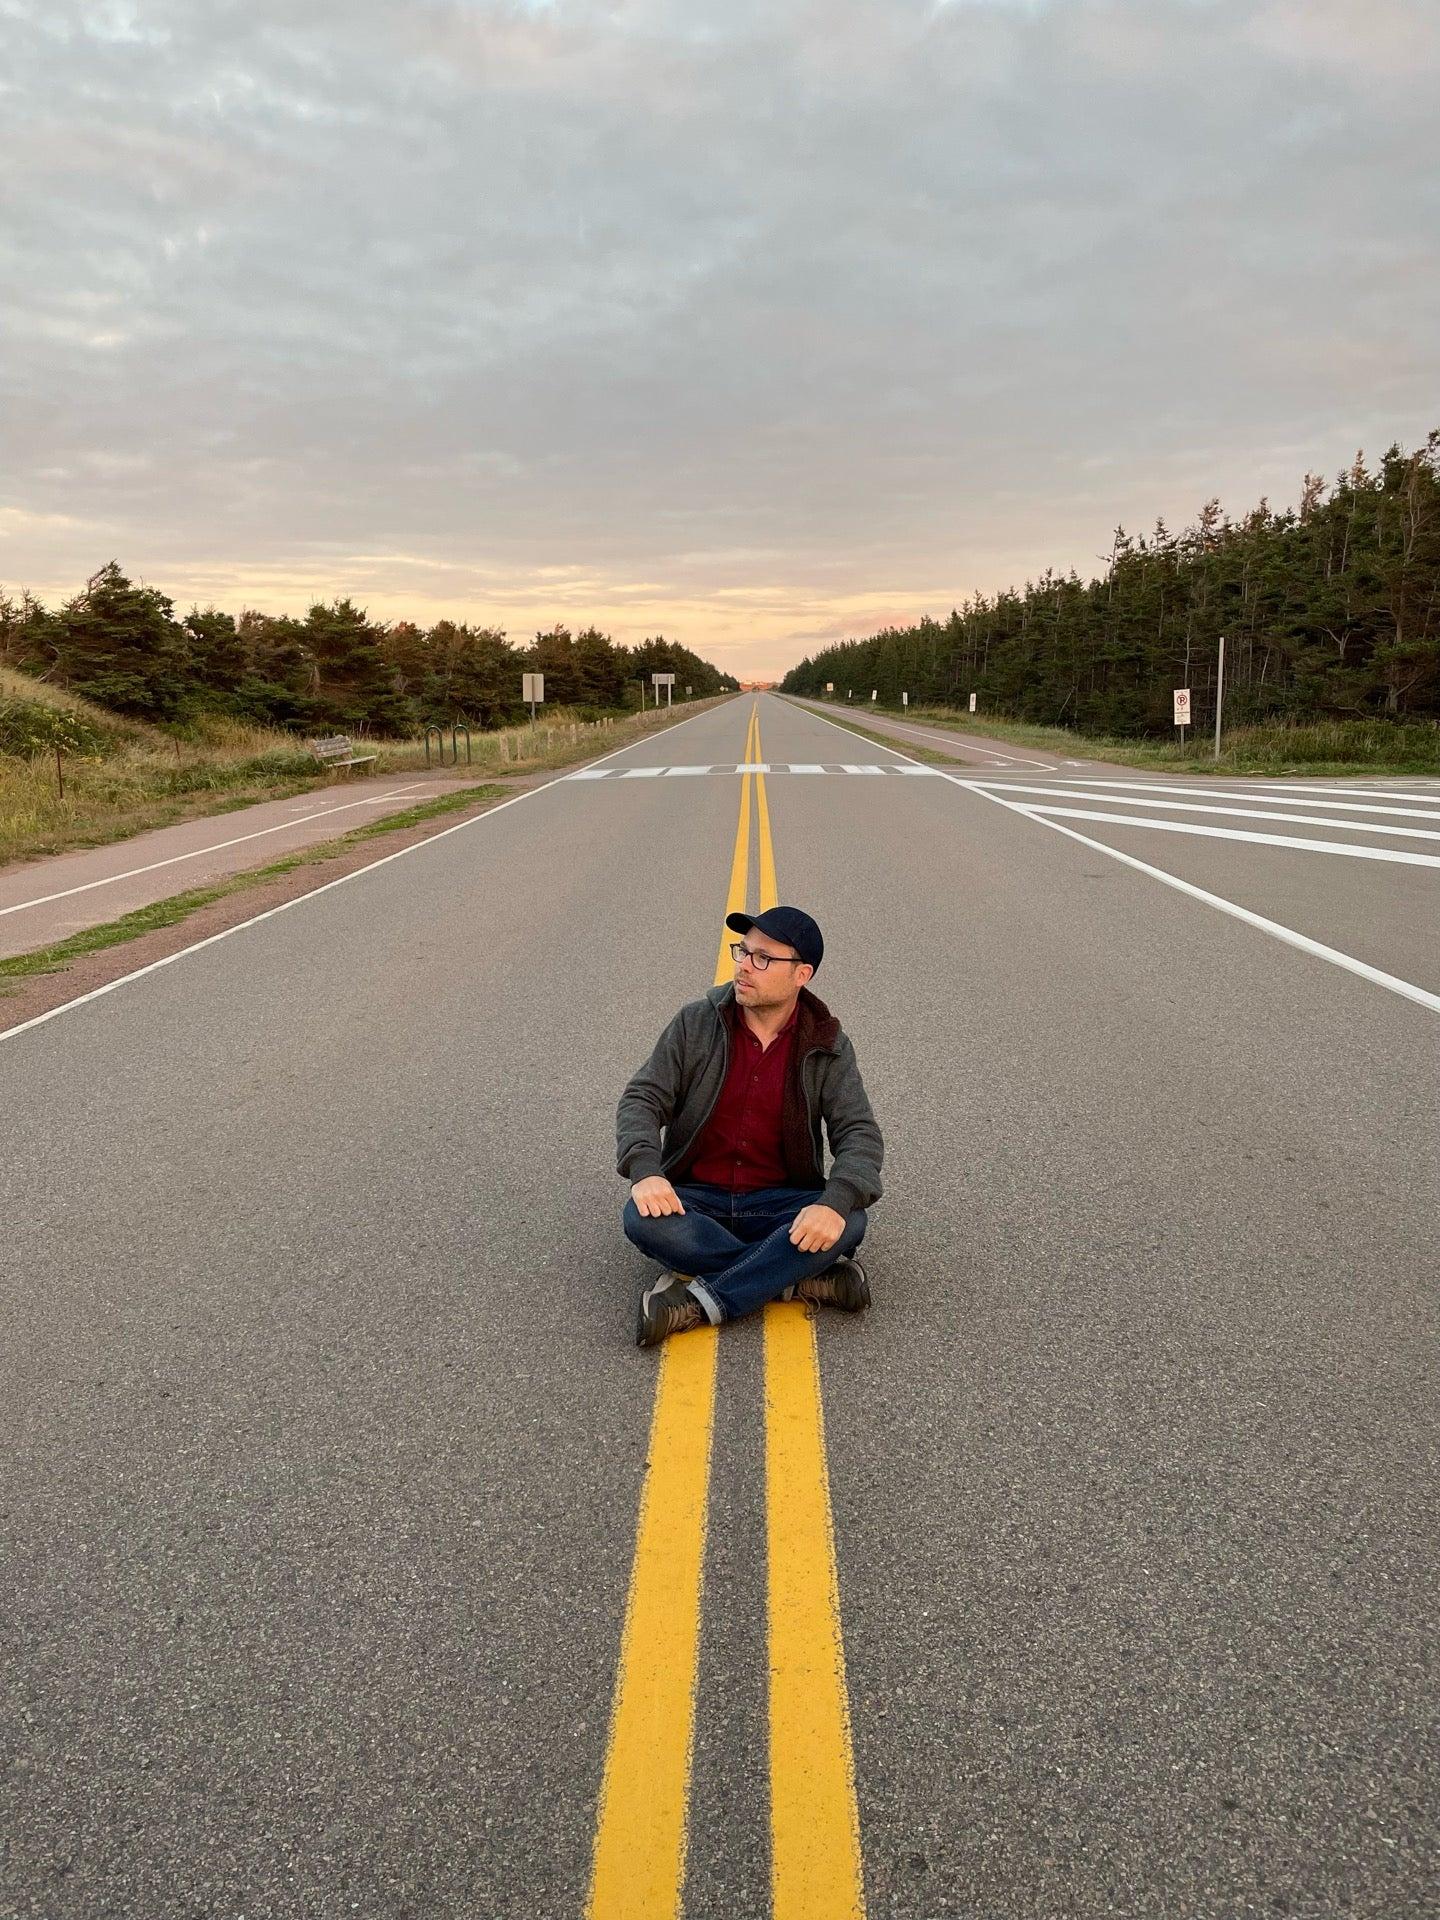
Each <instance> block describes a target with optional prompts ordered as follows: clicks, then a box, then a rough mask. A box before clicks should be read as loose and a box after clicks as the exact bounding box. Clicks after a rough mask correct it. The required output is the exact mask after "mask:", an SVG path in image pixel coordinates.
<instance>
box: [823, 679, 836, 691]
mask: <svg viewBox="0 0 1440 1920" xmlns="http://www.w3.org/2000/svg"><path fill="white" fill-rule="evenodd" d="M825 691H826V692H827V693H833V692H834V691H835V682H834V681H833V680H827V681H826V682H825Z"/></svg>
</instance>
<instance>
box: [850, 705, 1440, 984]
mask: <svg viewBox="0 0 1440 1920" xmlns="http://www.w3.org/2000/svg"><path fill="white" fill-rule="evenodd" d="M815 718H816V719H817V720H821V721H823V722H824V724H825V725H826V726H827V727H835V730H836V732H837V733H847V732H849V729H848V728H847V727H840V726H836V723H835V721H833V720H826V719H825V716H824V715H823V714H820V713H817V714H816V715H815ZM894 751H895V752H897V753H899V749H898V748H896V749H894ZM910 757H911V756H910V755H909V754H900V758H901V759H902V760H908V759H910ZM914 764H915V765H916V766H921V765H923V764H924V763H923V762H922V761H919V760H917V761H915V763H914ZM935 771H936V772H937V773H938V774H939V775H940V777H941V779H942V780H948V781H950V782H951V784H952V785H953V786H957V787H964V788H966V789H967V790H968V791H969V792H971V793H978V794H979V795H980V796H981V798H982V799H985V800H993V801H994V802H995V804H996V806H997V807H1004V808H1005V809H1006V810H1007V811H1008V812H1010V813H1018V814H1020V815H1022V817H1024V818H1025V819H1028V820H1033V821H1034V822H1035V824H1036V825H1037V826H1041V827H1049V828H1051V829H1052V830H1053V831H1054V832H1056V833H1063V834H1064V835H1065V836H1066V838H1067V839H1070V840H1078V841H1079V842H1080V844H1081V846H1082V847H1093V848H1094V849H1095V851H1096V852H1097V853H1105V854H1108V855H1109V856H1110V858H1111V859H1112V860H1118V861H1119V862H1120V864H1121V865H1122V866H1126V867H1133V868H1134V869H1135V871H1136V872H1137V873H1148V874H1149V875H1150V878H1151V879H1152V880H1158V881H1160V882H1161V884H1162V885H1164V886H1167V887H1173V888H1174V889H1175V891H1176V892H1177V893H1188V894H1189V895H1190V897H1191V899H1192V900H1203V901H1204V903H1205V905H1206V906H1207V907H1215V908H1216V909H1217V910H1218V911H1219V912H1221V913H1228V914H1229V915H1230V916H1231V918H1232V919H1235V920H1243V921H1244V922H1245V924H1246V926H1250V927H1255V928H1257V929H1258V930H1259V931H1260V932H1261V933H1268V934H1269V935H1270V937H1271V939H1272V940H1282V941H1284V943H1285V944H1286V946H1290V947H1296V948H1298V949H1299V951H1300V952H1301V953H1308V954H1311V955H1313V956H1314V958H1315V959H1317V960H1328V961H1329V962H1330V964H1331V965H1332V966H1336V967H1343V968H1344V969H1345V971H1346V972H1347V973H1354V974H1358V975H1359V977H1360V978H1361V979H1362V980H1369V981H1370V982H1371V984H1372V985H1374V986H1377V987H1385V988H1387V989H1388V990H1389V991H1390V992H1391V993H1398V994H1399V995H1400V997H1401V999H1403V1000H1413V1001H1414V1002H1415V1004H1416V1005H1417V1006H1421V1007H1428V1008H1429V1009H1430V1011H1431V1012H1432V1013H1440V994H1435V993H1429V992H1427V991H1426V989H1425V988H1424V987H1417V986H1414V985H1413V984H1412V983H1411V982H1410V981H1409V980H1401V979H1400V978H1399V977H1398V976H1397V975H1396V974H1393V973H1382V972H1381V970H1380V968H1379V967H1372V966H1371V965H1370V964H1369V962H1368V961H1365V960H1356V959H1355V958H1354V957H1353V955H1351V954H1348V953H1341V952H1340V950H1339V948H1338V947H1327V946H1325V945H1323V944H1322V943H1321V942H1320V941H1319V940H1312V939H1311V938H1310V936H1309V935H1308V934H1306V933H1296V932H1295V930H1294V929H1293V928H1292V927H1282V926H1281V925H1280V922H1279V921H1278V920H1267V919H1265V918H1264V916H1263V915H1262V914H1258V913H1252V912H1251V911H1250V909H1249V907H1242V906H1239V905H1237V903H1236V902H1235V901H1233V900H1225V899H1222V898H1221V896H1220V895H1219V894H1218V893H1207V892H1206V890H1205V888H1204V887H1197V886H1194V885H1192V883H1191V882H1190V881H1189V880H1182V879H1180V877H1179V875H1178V874H1174V873H1166V871H1165V869H1164V868H1163V867H1152V866H1151V865H1150V864H1149V862H1148V861H1145V860H1137V859H1136V858H1135V856H1134V854H1133V853H1121V851H1120V849H1119V848H1118V847H1107V846H1106V844H1105V842H1104V841H1103V840H1093V839H1091V837H1090V835H1089V834H1088V833H1076V831H1075V829H1074V828H1073V827H1062V826H1061V824H1060V822H1059V821H1058V820H1046V819H1043V818H1041V817H1040V815H1038V814H1033V813H1031V812H1030V811H1029V810H1028V808H1025V807H1021V806H1017V805H1016V804H1015V802H1014V801H1011V800H1002V799H1001V798H1000V796H999V794H997V793H992V792H991V791H990V790H989V788H988V787H986V786H985V785H984V783H983V781H979V780H967V779H965V777H964V776H963V775H962V774H958V773H949V772H947V771H946V770H945V768H943V767H937V768H936V769H935Z"/></svg>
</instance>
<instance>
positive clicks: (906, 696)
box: [900, 693, 910, 707]
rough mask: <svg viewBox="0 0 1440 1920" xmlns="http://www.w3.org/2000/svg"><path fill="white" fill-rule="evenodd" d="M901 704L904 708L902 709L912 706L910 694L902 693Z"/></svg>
mask: <svg viewBox="0 0 1440 1920" xmlns="http://www.w3.org/2000/svg"><path fill="white" fill-rule="evenodd" d="M900 704H901V706H902V707H908V706H909V704H910V696H909V694H908V693H902V694H901V696H900Z"/></svg>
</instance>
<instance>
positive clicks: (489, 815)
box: [0, 696, 739, 1045]
mask: <svg viewBox="0 0 1440 1920" xmlns="http://www.w3.org/2000/svg"><path fill="white" fill-rule="evenodd" d="M737 697H739V696H737ZM713 711H714V709H713V708H707V709H706V712H713ZM704 717H705V716H704V714H700V713H692V714H691V715H690V718H689V720H677V721H675V722H674V724H673V726H671V727H668V728H667V729H666V731H667V732H671V733H673V732H675V731H676V730H677V729H678V728H680V727H688V726H689V725H690V723H691V721H693V720H702V719H703V718H704ZM647 738H648V736H647ZM644 744H645V741H643V740H632V741H631V742H630V743H629V744H628V745H627V746H623V747H615V748H613V749H612V750H611V751H610V752H609V753H604V754H601V756H600V760H592V761H590V762H589V764H590V765H591V766H598V765H599V764H600V761H601V760H613V759H615V758H616V757H617V756H618V755H619V754H622V753H633V752H634V751H635V749H636V748H637V747H640V746H643V745H644ZM567 777H568V776H567V775H565V774H563V773H562V774H559V775H557V777H556V778H555V779H554V780H547V781H546V782H545V784H544V786H543V787H530V788H527V790H526V791H525V792H524V793H517V794H515V795H513V796H512V797H511V798H510V799H509V800H502V801H501V802H500V804H499V806H498V807H487V808H486V809H485V811H484V813H477V814H472V816H471V817H470V819H468V820H457V821H456V823H455V825H454V826H453V827H443V828H442V829H441V830H440V832H439V833H432V834H431V835H430V836H429V837H428V838H427V839H424V840H416V841H414V842H413V843H412V844H411V845H410V846H408V847H398V848H397V849H396V850H395V852H394V853H387V854H384V855H382V857H381V858H380V859H379V860H372V861H371V862H370V863H369V865H368V866H363V867H356V868H355V870H354V872H353V873H342V874H341V875H340V877H339V878H338V879H336V880H327V881H326V882H325V885H324V886H323V887H315V888H312V890H311V891H310V892H309V893H300V894H297V895H296V896H295V898H294V899H293V900H282V901H281V902H280V904H279V906H278V907H267V908H266V909H265V911H264V912H263V913H257V914H253V915H252V916H251V917H250V919H248V920H240V921H237V923H236V924H235V925H234V926H233V927H222V928H221V930H220V932H219V933H211V934H207V935H206V937H205V938H204V939H203V940H197V941H195V942H194V944H193V945H191V946H188V947H181V948H180V950H179V951H178V953H167V954H166V955H165V957H164V958H163V959H161V960H151V961H150V962H149V963H148V964H147V965H145V966H143V967H136V969H135V971H134V972H133V973H122V974H121V975H120V978H119V979H118V980H111V981H108V982H107V983H106V984H105V985H104V986H103V987H92V988H91V990H90V991H89V993H82V994H77V996H76V997H75V999H73V1000H66V1001H65V1002H64V1003H63V1004H62V1005H60V1006H58V1007H52V1008H51V1009H50V1011H49V1012H48V1013H37V1014H36V1015H35V1016H34V1018H33V1019H30V1020H22V1021H21V1022H20V1023H19V1025H18V1026H14V1027H6V1028H5V1029H4V1031H3V1032H0V1045H3V1044H4V1043H5V1041H7V1040H14V1039H15V1038H16V1037H17V1035H19V1034H22V1033H29V1032H30V1030H31V1028H32V1027H43V1026H44V1025H45V1023H46V1021H48V1020H54V1019H56V1018H57V1017H58V1016H59V1015H60V1014H62V1013H69V1011H70V1009H71V1008H72V1007H83V1006H84V1005H85V1004H86V1002H87V1001H89V1000H99V999H102V998H103V997H104V995H105V994H107V993H113V992H114V991H115V989H116V988H117V987H125V986H128V985H129V984H130V982H131V981H132V980H143V979H144V977H145V975H146V974H147V973H155V972H157V971H158V970H159V969H160V968H161V967H168V966H171V965H173V964H174V962H175V961H177V960H183V959H184V958H185V956H186V955H187V954H190V953H199V952H200V950H201V948H202V947H213V946H214V945H215V943H216V941H217V940H228V939H229V938H230V936H231V934H232V933H244V931H245V929H246V928H247V927H258V926H259V924H260V922H261V921H262V920H272V919H273V918H274V917H275V915H276V914H277V913H285V912H287V911H288V910H289V909H290V908H291V907H299V906H303V905H304V904H305V902H306V901H307V900H318V899H319V898H320V896H321V894H322V893H329V892H330V890H331V888H332V887H343V886H344V885H345V882H346V881H347V880H358V879H360V877H361V876H362V875H363V874H367V873H375V872H377V871H378V870H379V868H381V867H388V866H389V864H390V862H391V861H392V860H399V859H401V858H403V856H404V855H405V854H407V853H418V852H419V850H420V848H421V847H431V846H434V844H435V842H436V841H437V840H448V839H449V837H450V835H451V834H452V833H459V832H460V831H461V830H462V829H463V828H465V827H473V826H475V825H476V824H477V823H478V822H479V821H481V820H493V819H494V817H495V815H496V814H497V813H504V811H505V809H506V808H507V807H516V806H519V804H520V802H521V801H522V800H533V799H534V798H535V796H536V794H537V793H548V792H549V791H550V789H551V787H558V786H561V785H562V784H563V783H564V781H565V780H566V778H567ZM482 784H483V782H482ZM17 957H18V956H17Z"/></svg>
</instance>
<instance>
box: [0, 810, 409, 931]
mask: <svg viewBox="0 0 1440 1920" xmlns="http://www.w3.org/2000/svg"><path fill="white" fill-rule="evenodd" d="M420 784H421V783H420V782H419V781H418V780H412V781H411V783H410V785H409V786H408V787H396V788H394V789H392V790H391V791H390V792H388V793H367V794H366V795H365V796H364V798H363V799H360V800H347V801H345V803H344V804H343V805H342V806H338V807H320V808H317V810H316V811H315V812H314V813H302V814H301V815H300V817H299V818H298V819H296V820H281V821H279V822H277V824H276V825H275V826H273V827H257V828H256V829H255V831H254V832H253V833H237V834H236V835H235V836H234V838H233V839H230V840H214V841H212V842H211V843H210V845H209V846H206V847H191V848H190V849H189V851H188V852H186V853H172V854H168V855H167V856H166V857H165V859H163V860H152V861H151V862H150V863H149V865H148V866H144V867H127V868H126V869H125V871H124V872H123V873H106V874H102V875H101V876H100V878H99V879H98V880H85V881H82V882H81V884H80V885H79V886H78V887H63V888H62V889H61V890H60V892H59V893H41V894H37V895H36V896H35V898H34V899H33V900H17V901H16V902H15V903H14V905H13V906H9V907H0V920H3V919H4V917H5V915H6V914H7V913H24V912H25V910H26V908H27V907H48V906H49V905H50V904H51V902H52V901H55V900H69V899H72V898H73V897H74V895H75V894H77V893H93V892H94V890H95V888H96V887H113V886H114V885H115V883H116V881H117V880H134V879H137V878H138V877H139V875H141V874H142V873H158V872H159V871H160V869H161V867H178V866H179V865H180V863H181V862H182V861H184V860H203V859H204V857H205V855H206V854H207V853H224V852H225V850H226V848H227V847H240V846H243V845H244V844H245V842H246V841H247V840H263V839H264V838H265V836H266V834H269V833H286V832H288V831H290V830H291V829H292V828H294V827H303V826H308V824H309V823H310V821H312V820H329V819H330V818H331V817H332V816H333V815H334V814H337V813H353V812H354V811H355V809H356V807H378V806H379V805H380V803H381V801H382V800H398V799H400V798H401V797H402V796H403V795H404V794H407V793H413V792H414V790H415V788H416V787H417V786H419V785H420ZM259 804H260V805H261V806H274V805H275V804H277V803H276V802H274V801H263V800H262V801H261V802H260V803H259ZM279 804H281V805H283V804H284V803H283V801H282V802H280V803H279ZM212 818H213V816H212ZM174 824H175V825H177V826H188V825H189V824H190V823H189V822H188V821H177V822H175V823H174ZM154 831H157V832H160V833H168V832H169V831H170V829H169V828H168V827H160V828H157V829H154ZM317 844H318V842H316V841H313V840H312V841H311V842H310V843H309V845H311V846H315V845H317ZM85 851H86V852H94V851H96V849H94V848H87V849H85ZM296 851H300V849H296ZM61 857H62V858H63V857H64V856H63V855H62V856H61ZM242 871H243V869H242Z"/></svg>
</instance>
